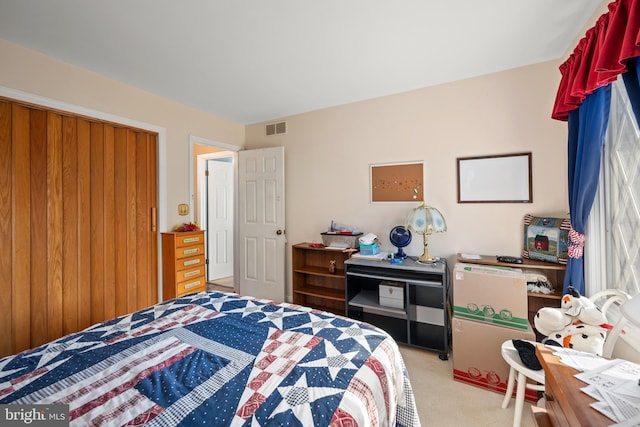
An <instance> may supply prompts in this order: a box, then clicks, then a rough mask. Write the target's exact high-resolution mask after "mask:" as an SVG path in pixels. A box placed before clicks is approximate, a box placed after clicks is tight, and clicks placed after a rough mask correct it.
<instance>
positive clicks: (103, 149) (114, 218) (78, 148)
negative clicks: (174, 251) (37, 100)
mask: <svg viewBox="0 0 640 427" xmlns="http://www.w3.org/2000/svg"><path fill="white" fill-rule="evenodd" d="M156 159H157V134H156V133H154V132H149V131H145V130H141V129H135V128H131V127H127V126H124V125H119V124H116V123H109V122H105V121H101V120H98V119H93V118H90V117H82V116H79V115H74V114H72V113H66V112H62V111H56V110H51V109H48V108H45V107H40V106H36V105H30V104H25V103H22V102H20V101H15V100H11V99H7V98H2V97H0V327H2V333H1V334H0V357H2V356H5V355H8V354H13V353H17V352H19V351H22V350H25V349H28V348H32V347H36V346H39V345H41V344H43V343H45V342H48V341H51V340H53V339H56V338H59V337H61V336H63V335H66V334H69V333H72V332H76V331H79V330H81V329H84V328H86V327H88V326H90V325H92V324H94V323H97V322H101V321H104V320H107V319H110V318H113V317H116V316H119V315H122V314H125V313H129V312H132V311H134V310H138V309H141V308H144V307H147V306H149V305H151V304H154V303H156V302H157V301H158V295H157V293H158V292H157V287H158V273H157V271H158V268H157V266H158V234H157V230H156V228H157V227H156V225H157V212H156V207H157V200H158V196H157V181H158V180H157V174H158V172H157V160H156Z"/></svg>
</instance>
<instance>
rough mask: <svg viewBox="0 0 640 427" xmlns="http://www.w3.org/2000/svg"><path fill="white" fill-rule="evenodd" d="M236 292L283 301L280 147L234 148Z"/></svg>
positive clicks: (282, 210)
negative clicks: (236, 172)
mask: <svg viewBox="0 0 640 427" xmlns="http://www.w3.org/2000/svg"><path fill="white" fill-rule="evenodd" d="M237 194H238V246H239V248H238V252H237V253H238V264H239V286H240V289H239V292H240V293H241V294H243V295H252V296H254V297H257V298H268V299H272V300H275V301H284V297H285V247H286V237H285V217H284V207H285V205H284V147H273V148H263V149H256V150H246V151H239V152H238V192H237Z"/></svg>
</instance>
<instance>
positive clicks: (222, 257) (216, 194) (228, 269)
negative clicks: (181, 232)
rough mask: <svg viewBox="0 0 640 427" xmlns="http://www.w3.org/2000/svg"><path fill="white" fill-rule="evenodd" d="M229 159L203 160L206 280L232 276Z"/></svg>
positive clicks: (231, 181) (231, 197)
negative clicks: (206, 258) (206, 235)
mask: <svg viewBox="0 0 640 427" xmlns="http://www.w3.org/2000/svg"><path fill="white" fill-rule="evenodd" d="M232 160H233V159H232V158H231V157H222V158H219V159H209V160H207V172H208V173H207V202H208V203H207V206H208V209H207V211H208V212H207V225H206V229H207V233H208V239H207V244H208V248H207V249H208V252H207V253H208V260H209V265H208V267H209V268H208V270H207V271H208V274H207V280H209V281H211V280H216V279H221V278H223V277H230V276H233V191H234V189H233V161H232Z"/></svg>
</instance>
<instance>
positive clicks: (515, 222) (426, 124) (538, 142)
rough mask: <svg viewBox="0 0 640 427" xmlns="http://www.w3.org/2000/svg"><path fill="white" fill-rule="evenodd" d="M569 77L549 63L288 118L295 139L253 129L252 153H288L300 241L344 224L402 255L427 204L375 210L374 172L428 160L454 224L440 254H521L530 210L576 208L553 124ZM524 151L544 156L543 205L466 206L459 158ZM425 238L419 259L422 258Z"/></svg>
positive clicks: (561, 129) (430, 198)
mask: <svg viewBox="0 0 640 427" xmlns="http://www.w3.org/2000/svg"><path fill="white" fill-rule="evenodd" d="M559 78H560V74H559V72H558V63H557V62H547V63H542V64H538V65H533V66H529V67H523V68H518V69H514V70H510V71H506V72H501V73H496V74H491V75H487V76H483V77H478V78H473V79H468V80H464V81H459V82H455V83H451V84H444V85H441V86H436V87H431V88H425V89H421V90H415V91H412V92H408V93H402V94H397V95H393V96H388V97H384V98H379V99H373V100H369V101H364V102H359V103H354V104H350V105H344V106H339V107H334V108H329V109H324V110H320V111H315V112H310V113H306V114H300V115H295V116H291V117H286V118H285V120H286V121H287V134H285V135H278V136H271V137H266V136H264V124H255V125H252V126H248V127H247V129H246V138H247V140H246V148H259V147H267V146H278V145H282V146H284V147H285V156H286V157H285V158H286V160H285V162H286V166H285V168H286V188H287V190H286V203H287V208H286V216H287V239H288V243H289V244H295V243H298V242H304V241H312V240H320V233H321V232H322V231H325V230H326V229H327V227H328V225H329V223H330V221H331V220H332V219H333V220H336V221H339V222H342V223H346V224H351V225H356V226H358V227H360V228H361V229H362V231H364V232H365V233H367V232H370V233H374V234H376V235H378V236H379V237H380V240H381V241H382V247H383V249H385V250H393V247H392V246H391V245H390V243H389V241H388V233H389V230H390V229H391V228H392V227H393V226H394V225H398V224H403V223H404V220H405V218H406V215H407V213H408V212H409V210H410V209H411V208H412V207H414V206H417V205H418V203H394V204H372V203H370V202H369V165H370V164H375V163H385V162H406V161H416V160H418V161H424V164H425V168H426V182H425V198H426V201H427V202H428V203H429V204H432V205H433V206H435V207H437V208H438V209H440V211H441V212H442V214H443V215H444V217H445V219H446V220H447V225H448V231H447V232H446V233H442V234H438V235H432V237H431V238H430V239H429V250H430V252H431V254H432V255H435V256H440V257H447V258H449V261H451V262H453V260H454V256H455V254H456V253H457V252H470V253H480V254H488V255H496V254H506V255H518V254H520V251H521V249H522V234H523V224H522V221H523V217H524V215H525V214H527V213H531V214H547V213H556V212H564V213H566V212H567V211H568V203H567V192H566V188H567V178H566V170H567V168H566V162H567V158H566V137H567V136H566V134H567V130H566V123H564V122H557V121H554V120H552V119H551V118H550V114H551V108H552V105H553V101H554V98H555V92H556V88H557V85H558V82H559ZM523 151H531V152H532V153H533V169H532V173H533V200H534V202H533V203H531V204H518V203H499V204H493V203H491V204H459V203H457V193H456V158H457V157H465V156H480V155H491V154H504V153H514V152H523ZM414 237H415V236H414ZM421 242H422V239H421V238H420V237H415V238H414V239H413V242H412V243H411V245H410V246H409V247H408V248H407V249H406V251H407V253H408V254H410V255H419V254H421V253H422V243H421ZM289 252H290V251H289ZM288 256H289V257H290V253H289V254H288ZM290 280H291V278H290V277H289V286H290V285H291V283H290ZM289 289H290V288H289Z"/></svg>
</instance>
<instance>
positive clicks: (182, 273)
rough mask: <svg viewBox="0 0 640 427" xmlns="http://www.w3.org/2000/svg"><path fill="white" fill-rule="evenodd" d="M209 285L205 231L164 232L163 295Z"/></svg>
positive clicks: (178, 294) (188, 291) (173, 295)
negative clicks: (205, 254) (206, 274)
mask: <svg viewBox="0 0 640 427" xmlns="http://www.w3.org/2000/svg"><path fill="white" fill-rule="evenodd" d="M206 288H207V279H206V276H205V256H204V231H203V230H200V231H186V232H167V233H162V299H163V300H168V299H171V298H175V297H178V296H180V295H184V294H187V293H191V292H200V291H204V290H206Z"/></svg>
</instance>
